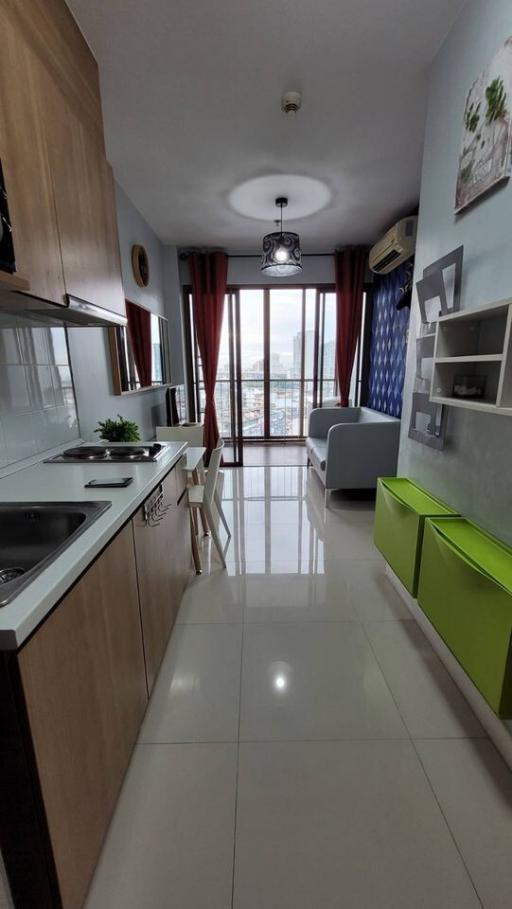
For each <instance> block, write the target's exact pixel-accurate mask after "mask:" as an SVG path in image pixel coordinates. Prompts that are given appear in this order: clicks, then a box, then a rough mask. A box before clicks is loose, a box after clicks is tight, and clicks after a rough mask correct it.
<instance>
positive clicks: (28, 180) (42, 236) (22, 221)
mask: <svg viewBox="0 0 512 909" xmlns="http://www.w3.org/2000/svg"><path fill="white" fill-rule="evenodd" d="M0 34H1V35H2V48H1V53H0V159H1V161H2V168H3V173H4V178H5V185H6V188H7V193H8V204H9V214H10V219H11V224H12V231H13V242H14V252H15V256H16V275H17V276H19V278H20V279H23V284H25V282H26V289H27V290H28V291H29V292H30V293H31V294H34V295H36V296H38V297H42V298H43V299H46V300H51V301H53V302H54V303H62V304H63V303H64V278H63V271H62V259H61V254H60V243H59V235H58V229H57V216H56V211H55V204H54V197H53V187H52V180H51V173H50V163H49V158H48V150H47V145H46V137H45V130H44V118H45V112H44V103H45V102H44V94H45V86H46V85H47V84H48V82H49V81H50V78H49V76H48V74H47V72H46V70H45V68H44V66H43V64H42V63H41V62H40V60H39V58H38V57H37V56H36V54H35V52H34V51H33V50H32V47H31V45H29V44H28V42H26V41H25V39H24V37H23V36H22V35H21V33H20V30H19V26H18V25H17V24H13V21H11V18H10V17H9V16H8V14H7V12H6V11H5V9H0ZM6 280H7V279H6ZM1 283H2V273H0V284H1Z"/></svg>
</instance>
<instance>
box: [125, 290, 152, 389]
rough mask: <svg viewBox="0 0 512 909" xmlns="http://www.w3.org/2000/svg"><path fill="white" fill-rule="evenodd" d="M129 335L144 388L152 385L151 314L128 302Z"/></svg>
mask: <svg viewBox="0 0 512 909" xmlns="http://www.w3.org/2000/svg"><path fill="white" fill-rule="evenodd" d="M126 318H127V319H128V335H129V338H130V344H131V347H132V353H133V359H134V360H135V366H136V367H137V372H138V374H139V379H140V384H141V385H142V386H147V385H151V313H150V312H149V311H148V310H147V309H143V308H142V306H137V304H136V303H130V301H129V300H127V301H126Z"/></svg>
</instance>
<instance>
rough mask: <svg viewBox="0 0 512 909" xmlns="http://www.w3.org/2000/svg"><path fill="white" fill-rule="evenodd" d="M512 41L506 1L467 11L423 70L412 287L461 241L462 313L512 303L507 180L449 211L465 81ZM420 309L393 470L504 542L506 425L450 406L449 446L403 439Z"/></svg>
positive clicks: (510, 432)
mask: <svg viewBox="0 0 512 909" xmlns="http://www.w3.org/2000/svg"><path fill="white" fill-rule="evenodd" d="M510 35H512V4H511V3H510V0H477V2H472V3H470V4H469V5H468V6H466V7H465V10H464V12H463V13H462V15H461V16H460V18H459V19H458V21H457V22H456V24H455V25H454V27H453V28H452V30H451V32H450V34H449V35H448V38H447V40H446V42H445V43H444V45H443V47H442V48H441V50H440V52H439V55H438V57H437V59H436V60H435V61H434V63H433V66H432V72H431V83H430V99H429V112H428V119H427V126H426V136H425V150H424V159H423V174H422V185H421V201H420V220H419V231H418V245H417V255H416V280H417V279H418V277H419V276H420V275H421V273H422V271H423V268H424V267H425V266H426V265H428V264H429V263H431V262H432V261H434V260H435V259H437V258H439V257H440V256H442V255H443V254H445V253H447V252H449V251H450V250H451V249H453V248H454V247H456V246H458V245H459V244H461V243H462V244H464V274H463V288H462V306H463V308H465V309H466V308H471V307H474V306H478V305H482V304H485V303H491V302H493V301H494V300H498V299H502V298H505V297H511V296H512V182H510V183H508V184H507V183H504V184H501V187H500V188H499V189H498V190H497V191H495V192H494V193H493V194H491V195H489V196H487V197H486V198H481V199H480V200H478V201H477V202H476V204H475V205H473V206H472V207H471V208H470V209H468V210H467V211H466V212H465V213H464V214H463V215H461V216H459V217H458V218H457V217H455V215H454V214H453V202H454V195H455V183H456V174H457V161H458V154H459V147H460V141H461V135H462V115H463V111H464V104H465V99H466V95H467V92H468V90H469V88H470V86H471V83H472V82H473V80H474V79H475V78H476V77H477V76H478V74H479V73H480V72H481V70H482V69H483V68H484V67H485V65H486V64H487V63H488V62H489V61H490V60H491V58H492V57H493V55H494V53H495V52H496V51H497V50H498V48H499V47H500V45H501V44H502V43H503V41H504V40H505V39H506V38H508V37H509V36H510ZM418 322H419V319H418V304H417V299H416V297H415V298H414V301H413V311H412V316H411V328H410V335H409V349H408V361H407V374H406V380H405V388H404V411H403V418H402V419H403V424H402V439H401V448H400V459H399V472H400V473H401V474H403V475H405V476H409V477H411V478H413V479H415V480H417V481H418V482H420V483H421V484H423V485H424V486H425V487H426V488H427V489H430V490H431V491H432V492H434V493H437V494H438V495H439V496H441V497H442V498H444V499H445V500H446V501H447V502H448V503H449V504H451V505H452V506H454V507H455V508H457V509H458V510H460V511H461V512H462V513H463V514H465V515H468V516H469V517H470V518H472V519H473V520H475V521H477V522H478V523H479V524H480V525H481V526H483V527H485V528H487V529H488V530H490V531H491V532H492V533H495V534H496V535H497V536H498V537H500V538H501V539H503V540H505V541H507V542H508V543H512V517H511V515H512V482H511V464H512V418H509V417H507V416H495V415H493V414H485V413H482V414H478V413H472V412H471V411H466V410H457V409H454V408H450V409H449V424H448V444H447V447H446V449H445V450H444V451H443V452H435V451H433V450H431V449H429V448H426V447H425V446H423V445H420V444H418V443H417V442H413V441H411V440H410V439H409V438H408V437H407V432H408V424H409V417H410V409H411V390H412V383H413V375H414V369H415V363H414V356H415V350H414V343H413V342H414V339H415V337H416V335H417V334H418Z"/></svg>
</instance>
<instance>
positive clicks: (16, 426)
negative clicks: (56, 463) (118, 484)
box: [0, 313, 80, 468]
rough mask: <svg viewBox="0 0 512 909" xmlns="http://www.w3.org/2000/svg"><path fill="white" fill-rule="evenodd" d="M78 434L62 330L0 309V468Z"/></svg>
mask: <svg viewBox="0 0 512 909" xmlns="http://www.w3.org/2000/svg"><path fill="white" fill-rule="evenodd" d="M79 435H80V430H79V425H78V417H77V410H76V402H75V394H74V389H73V381H72V376H71V368H70V363H69V354H68V345H67V338H66V329H65V328H64V327H62V328H60V327H51V328H50V327H49V326H48V327H47V326H44V325H40V324H35V323H33V322H31V321H30V319H27V318H25V317H23V316H12V315H6V314H4V313H0V468H1V467H6V466H7V465H8V464H12V463H14V462H16V461H21V460H23V459H24V458H29V457H33V456H34V455H36V454H38V453H40V452H44V451H47V450H48V449H50V448H55V447H56V446H57V445H61V444H63V443H65V442H71V441H73V440H74V439H76V438H78V437H79Z"/></svg>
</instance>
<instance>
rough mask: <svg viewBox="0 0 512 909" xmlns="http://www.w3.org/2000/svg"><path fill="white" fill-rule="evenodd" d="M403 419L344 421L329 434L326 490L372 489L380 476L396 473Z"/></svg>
mask: <svg viewBox="0 0 512 909" xmlns="http://www.w3.org/2000/svg"><path fill="white" fill-rule="evenodd" d="M399 442H400V421H399V420H397V421H396V422H392V423H388V422H375V423H344V424H343V423H341V424H338V425H336V426H332V427H331V429H330V430H329V432H328V434H327V451H326V468H325V485H326V488H327V489H351V488H353V489H356V488H360V489H363V488H368V489H370V488H372V487H373V486H375V484H376V480H377V477H379V476H381V477H382V476H384V477H385V476H394V475H395V474H396V466H397V460H398V446H399Z"/></svg>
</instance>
